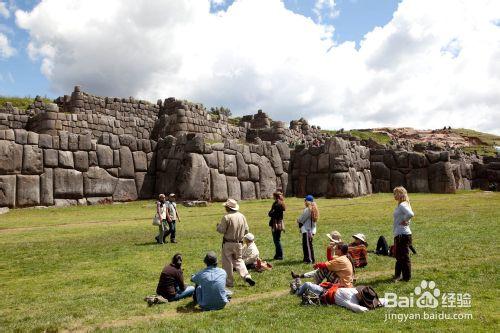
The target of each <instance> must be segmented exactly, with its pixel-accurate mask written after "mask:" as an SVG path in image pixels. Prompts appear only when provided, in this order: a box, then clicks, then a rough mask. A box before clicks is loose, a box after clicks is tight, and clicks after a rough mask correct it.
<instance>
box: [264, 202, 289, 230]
mask: <svg viewBox="0 0 500 333" xmlns="http://www.w3.org/2000/svg"><path fill="white" fill-rule="evenodd" d="M284 211H285V207H284V206H283V205H282V204H281V203H280V202H279V201H274V202H273V205H272V207H271V210H270V211H269V213H268V216H269V217H270V218H271V220H270V221H269V226H272V224H273V221H281V220H283V212H284Z"/></svg>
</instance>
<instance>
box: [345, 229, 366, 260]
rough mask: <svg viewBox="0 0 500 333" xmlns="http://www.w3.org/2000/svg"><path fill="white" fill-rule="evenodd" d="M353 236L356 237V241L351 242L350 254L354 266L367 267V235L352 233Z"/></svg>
mask: <svg viewBox="0 0 500 333" xmlns="http://www.w3.org/2000/svg"><path fill="white" fill-rule="evenodd" d="M352 238H354V242H352V243H351V244H349V254H350V256H351V258H352V261H353V262H354V267H356V268H360V267H365V266H366V265H367V264H368V251H367V250H366V248H367V246H368V244H367V243H366V237H365V235H363V234H355V235H352Z"/></svg>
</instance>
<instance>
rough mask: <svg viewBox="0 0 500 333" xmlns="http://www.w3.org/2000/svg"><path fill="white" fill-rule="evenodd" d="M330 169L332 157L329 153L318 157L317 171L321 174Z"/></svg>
mask: <svg viewBox="0 0 500 333" xmlns="http://www.w3.org/2000/svg"><path fill="white" fill-rule="evenodd" d="M329 169H330V155H328V154H327V153H323V154H320V155H319V156H318V167H317V171H318V172H320V173H326V172H328V170H329Z"/></svg>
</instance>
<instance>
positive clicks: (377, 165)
mask: <svg viewBox="0 0 500 333" xmlns="http://www.w3.org/2000/svg"><path fill="white" fill-rule="evenodd" d="M370 170H371V173H372V175H373V178H374V179H383V180H390V179H391V170H389V168H388V167H386V166H385V164H384V163H382V162H372V163H371V168H370Z"/></svg>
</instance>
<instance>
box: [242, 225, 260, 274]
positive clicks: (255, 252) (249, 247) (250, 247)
mask: <svg viewBox="0 0 500 333" xmlns="http://www.w3.org/2000/svg"><path fill="white" fill-rule="evenodd" d="M243 243H244V245H243V251H242V256H241V257H242V259H243V261H244V262H245V266H246V267H247V269H254V268H255V265H256V264H257V261H258V260H259V249H258V248H257V245H256V244H255V236H254V235H253V234H252V233H250V232H249V233H247V234H245V236H243Z"/></svg>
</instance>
